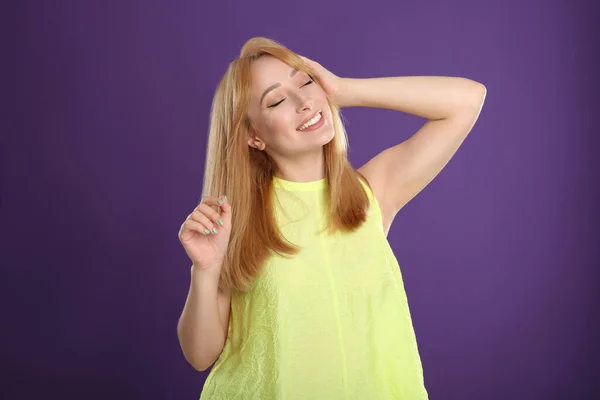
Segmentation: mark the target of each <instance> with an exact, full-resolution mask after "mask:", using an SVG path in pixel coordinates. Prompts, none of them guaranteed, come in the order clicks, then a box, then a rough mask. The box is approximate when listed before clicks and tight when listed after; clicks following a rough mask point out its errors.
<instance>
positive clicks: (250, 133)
mask: <svg viewBox="0 0 600 400" xmlns="http://www.w3.org/2000/svg"><path fill="white" fill-rule="evenodd" d="M246 137H247V138H248V146H250V147H254V148H256V149H258V150H264V149H265V147H266V144H265V142H263V141H262V140H260V138H259V137H258V136H256V134H255V133H254V130H253V129H252V128H249V129H248V130H247V131H246Z"/></svg>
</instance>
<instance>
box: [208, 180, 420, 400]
mask: <svg viewBox="0 0 600 400" xmlns="http://www.w3.org/2000/svg"><path fill="white" fill-rule="evenodd" d="M361 183H362V185H363V187H364V189H365V190H366V192H367V194H368V196H369V199H370V201H371V205H372V207H371V208H370V209H369V217H368V219H367V221H366V222H365V223H364V224H363V225H362V226H361V227H360V228H359V229H358V230H357V231H355V232H352V233H340V232H338V233H336V234H335V235H331V236H328V235H327V232H326V231H324V232H322V233H320V234H316V232H317V231H319V230H320V228H322V227H323V226H324V221H325V219H324V215H325V213H324V210H325V209H324V197H323V195H324V193H325V191H324V190H325V188H326V180H325V179H321V180H319V181H314V182H291V181H286V180H283V179H280V178H277V177H275V178H274V193H275V195H276V197H275V198H274V200H275V208H276V210H275V216H276V220H277V223H278V226H279V227H280V229H281V231H282V233H283V234H284V236H285V237H286V238H287V239H288V240H290V241H291V242H292V243H294V244H298V245H301V246H303V248H302V250H301V251H300V253H299V254H298V255H296V256H290V258H287V259H286V258H284V257H282V256H279V255H277V254H276V253H273V254H274V255H273V256H272V257H271V259H269V261H268V262H267V264H266V265H265V269H264V270H263V272H262V273H261V275H260V276H258V277H257V278H256V280H255V281H254V284H253V286H252V288H251V289H250V290H249V291H248V292H246V293H243V292H239V291H234V292H233V294H232V298H231V313H230V319H229V331H228V336H227V340H226V343H225V346H224V348H223V351H222V353H221V355H220V357H219V359H218V360H217V361H216V362H215V364H214V365H213V367H212V369H211V371H210V374H209V375H208V377H207V379H206V382H205V384H204V388H203V390H202V394H201V396H200V399H201V400H208V399H210V400H221V399H227V400H233V399H260V400H270V399H283V400H293V399H302V400H308V399H310V400H314V399H317V400H320V399H323V400H337V399H340V400H341V399H344V400H354V399H357V400H358V399H360V400H371V399H373V400H387V399H402V400H413V399H414V400H416V399H419V400H423V399H428V394H427V391H426V389H425V385H424V380H423V370H422V366H421V359H420V357H419V352H418V348H417V341H416V337H415V333H414V330H413V325H412V321H411V316H410V311H409V307H408V302H407V298H406V293H405V290H404V284H403V281H402V276H401V272H400V267H399V265H398V261H397V260H396V257H395V256H394V253H393V252H392V249H391V247H390V245H389V243H388V241H387V239H386V237H385V234H384V231H383V223H382V216H381V209H380V207H379V205H378V203H377V200H376V199H375V197H374V196H373V193H372V192H371V190H370V189H369V187H368V186H367V185H366V183H365V182H363V181H362V180H361ZM277 200H279V202H278V201H277Z"/></svg>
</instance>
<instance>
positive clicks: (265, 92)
mask: <svg viewBox="0 0 600 400" xmlns="http://www.w3.org/2000/svg"><path fill="white" fill-rule="evenodd" d="M297 72H298V70H297V69H293V70H292V72H290V77H292V78H293V77H294V75H296V73H297ZM279 86H281V83H279V82H277V83H276V84H274V85H271V86H269V87H268V88H267V89H266V90H265V91H264V92H263V94H262V96H260V102H259V104H262V102H263V99H264V98H265V96H266V95H267V93H269V92H270V91H271V90H273V89H276V88H278V87H279Z"/></svg>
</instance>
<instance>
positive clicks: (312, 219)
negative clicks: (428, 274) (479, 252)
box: [177, 38, 486, 400]
mask: <svg viewBox="0 0 600 400" xmlns="http://www.w3.org/2000/svg"><path fill="white" fill-rule="evenodd" d="M485 94H486V89H485V87H484V86H483V85H482V84H480V83H478V82H475V81H472V80H469V79H465V78H453V77H394V78H371V79H349V78H339V77H337V76H336V75H334V74H333V73H331V72H330V71H328V70H326V69H325V68H324V67H323V66H321V65H320V64H319V63H317V62H314V61H312V60H309V59H307V58H305V57H302V56H299V55H297V54H295V53H294V52H292V51H290V50H289V49H287V48H285V47H284V46H282V45H281V44H279V43H277V42H275V41H272V40H269V39H266V38H253V39H251V40H249V41H248V42H247V43H246V44H245V45H244V46H243V48H242V50H241V54H240V57H239V58H238V59H237V60H235V61H233V62H232V63H231V64H230V65H229V68H228V70H227V72H226V73H225V76H224V77H223V78H222V80H221V82H220V83H219V85H218V88H217V90H216V93H215V96H214V100H213V104H212V110H211V120H210V132H209V138H208V148H207V161H206V168H205V175H204V187H203V197H202V201H201V203H200V204H199V205H198V206H197V207H196V208H195V209H194V210H193V211H192V213H191V214H190V215H189V216H188V217H187V218H186V220H185V222H184V223H183V225H182V226H181V229H180V232H179V239H180V241H181V243H182V245H183V247H184V249H185V251H186V253H187V255H188V256H189V258H190V259H191V261H192V267H191V284H190V289H189V293H188V297H187V301H186V303H185V306H184V309H183V312H182V315H181V318H180V320H179V323H178V327H177V328H178V329H177V330H178V336H179V341H180V344H181V347H182V350H183V353H184V355H185V357H186V359H187V360H188V362H189V363H190V364H191V365H192V366H193V367H194V368H196V369H197V370H199V371H204V370H206V369H208V368H209V367H210V366H211V365H212V366H213V368H212V370H211V372H210V374H209V375H208V377H207V380H206V382H205V385H204V389H203V391H202V395H201V399H288V400H289V399H361V400H364V399H404V400H408V399H427V398H428V395H427V391H426V389H425V384H424V379H423V370H422V366H421V361H420V357H419V352H418V348H417V341H416V337H415V333H414V330H413V326H412V322H411V316H410V311H409V307H408V302H407V299H406V293H405V290H404V285H403V282H402V277H401V272H400V268H399V265H398V262H397V260H396V257H395V256H394V253H393V252H392V249H391V247H390V246H389V243H388V241H387V238H386V237H387V232H388V231H389V229H390V225H391V223H392V221H393V219H394V216H395V215H396V213H397V212H398V210H400V208H402V207H403V206H404V205H405V204H406V203H407V202H408V201H409V200H410V199H412V198H413V197H414V196H415V195H416V194H417V193H419V192H420V191H421V190H422V189H423V188H424V187H425V186H426V185H427V184H428V183H429V182H430V181H431V180H432V179H433V178H434V177H435V176H436V175H437V174H438V173H439V172H440V170H441V169H442V168H443V167H444V166H445V165H446V164H447V163H448V161H449V160H450V158H451V157H452V156H453V155H454V153H455V152H456V150H457V149H458V147H459V146H460V145H461V143H462V142H463V140H464V139H465V137H466V136H467V134H468V133H469V131H470V130H471V128H472V127H473V125H474V123H475V121H476V120H477V118H478V115H479V112H480V110H481V107H482V104H483V101H484V98H485ZM348 106H365V107H381V108H387V109H393V110H399V111H403V112H407V113H412V114H415V115H418V116H422V117H424V118H427V119H428V121H427V123H425V125H424V126H423V127H422V128H421V129H420V130H419V131H418V132H416V133H415V134H414V135H413V136H412V137H410V138H409V139H408V140H406V141H404V142H402V143H399V144H398V145H396V146H393V147H390V148H388V149H386V150H384V151H382V152H381V153H379V154H377V155H376V156H375V157H373V158H372V159H371V160H369V161H368V162H367V163H366V164H365V165H363V166H362V167H360V168H359V169H358V170H355V169H354V168H352V166H351V164H350V163H349V161H348V158H347V146H348V141H347V136H346V132H345V130H344V126H343V125H342V121H341V118H340V112H339V109H340V108H341V107H348ZM366 134H368V135H376V134H377V132H367V133H366ZM215 361H216V362H215ZM213 364H214V365H213Z"/></svg>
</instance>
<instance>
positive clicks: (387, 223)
mask: <svg viewBox="0 0 600 400" xmlns="http://www.w3.org/2000/svg"><path fill="white" fill-rule="evenodd" d="M357 171H358V172H360V173H361V174H362V175H363V176H364V177H365V178H366V179H367V181H368V182H369V185H370V186H371V189H372V190H373V195H374V196H375V198H376V199H377V203H379V208H381V214H382V219H383V231H384V233H385V236H386V237H387V235H388V232H389V231H390V227H391V226H392V222H393V221H394V217H395V216H396V213H397V211H396V210H395V209H394V206H393V205H392V204H390V203H391V202H390V201H387V198H386V193H385V180H384V175H383V173H381V171H377V169H376V168H375V166H374V164H373V163H371V164H369V163H368V162H367V163H366V164H365V165H363V166H362V167H360V168H358V169H357Z"/></svg>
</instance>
